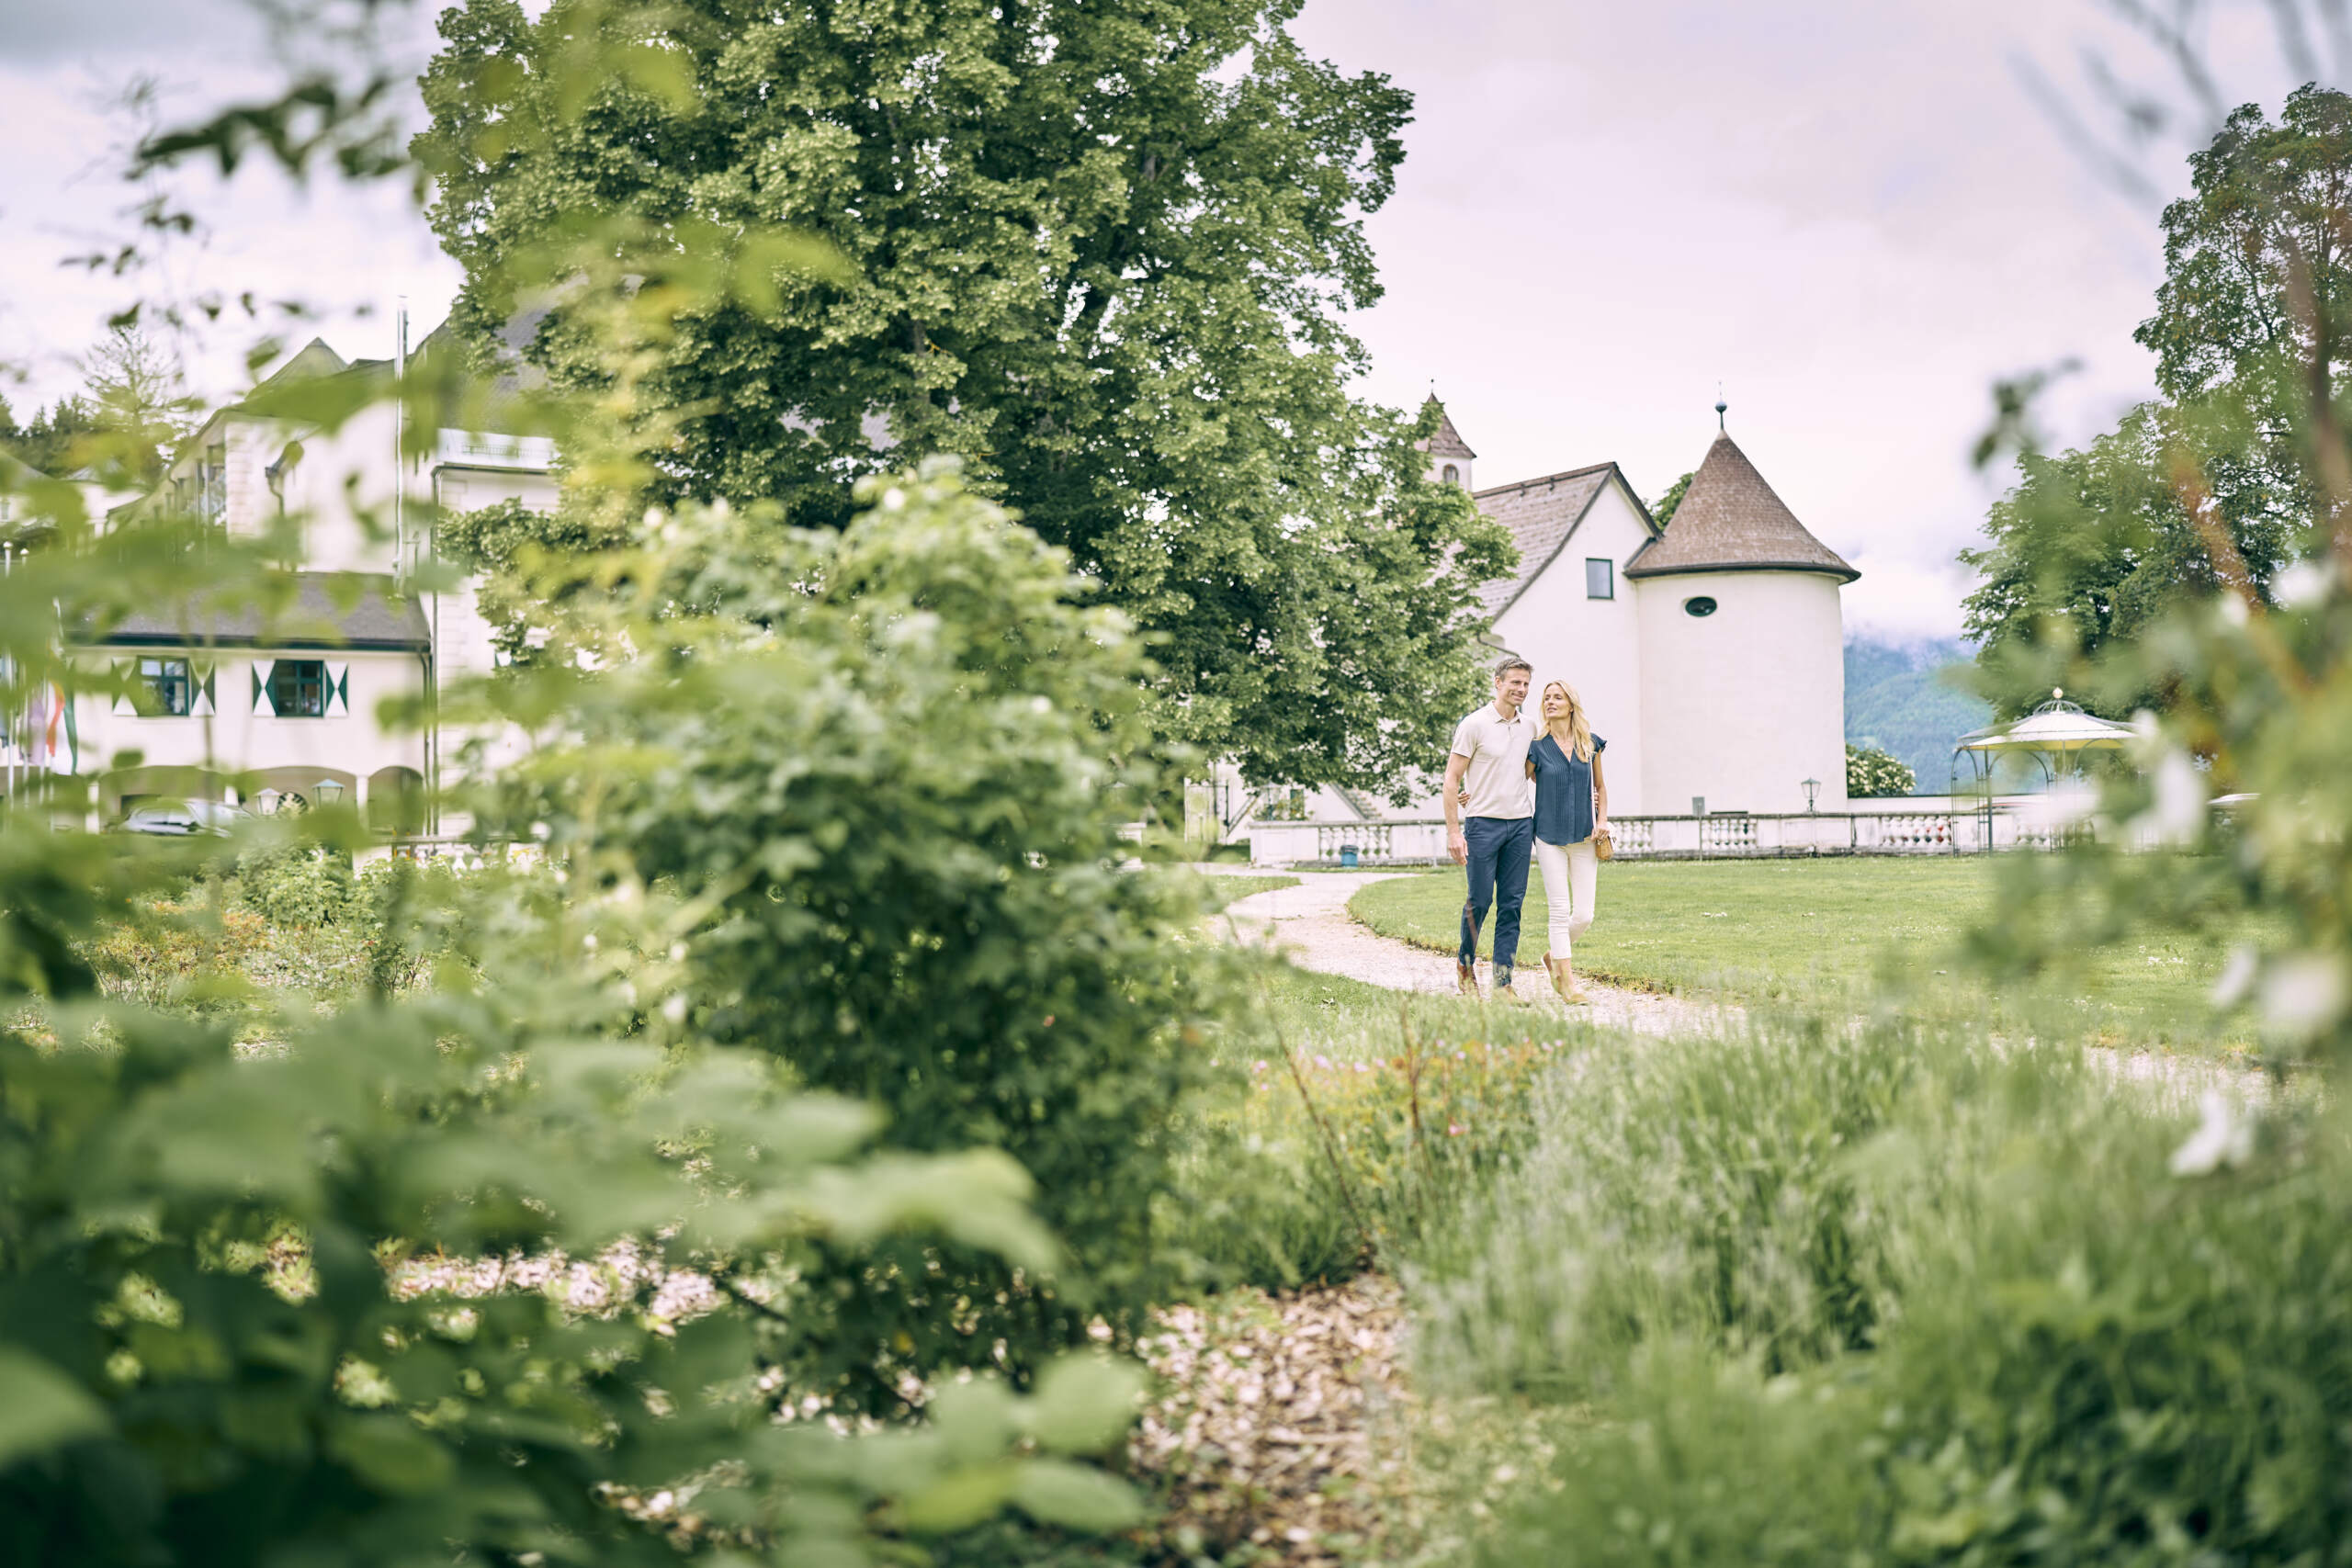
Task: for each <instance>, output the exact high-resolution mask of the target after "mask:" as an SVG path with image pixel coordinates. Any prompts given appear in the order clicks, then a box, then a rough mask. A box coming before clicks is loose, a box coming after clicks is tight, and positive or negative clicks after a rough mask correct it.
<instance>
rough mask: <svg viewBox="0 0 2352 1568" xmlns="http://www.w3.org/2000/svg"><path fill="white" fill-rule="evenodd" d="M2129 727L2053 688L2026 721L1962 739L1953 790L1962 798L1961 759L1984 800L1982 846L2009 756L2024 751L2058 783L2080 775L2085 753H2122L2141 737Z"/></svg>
mask: <svg viewBox="0 0 2352 1568" xmlns="http://www.w3.org/2000/svg"><path fill="white" fill-rule="evenodd" d="M2138 735H2139V731H2137V730H2135V729H2133V728H2131V726H2130V725H2128V724H2118V723H2116V722H2115V721H2114V720H2113V719H2111V718H2101V717H2099V716H2098V715H2097V714H2090V713H2085V712H2084V711H2083V710H2082V707H2081V705H2078V704H2075V703H2070V702H2068V701H2067V700H2066V694H2065V691H2064V689H2063V688H2052V691H2051V693H2050V700H2049V701H2048V702H2046V703H2044V704H2042V705H2041V706H2040V707H2038V708H2035V709H2034V710H2033V711H2032V712H2031V713H2030V714H2028V715H2026V716H2024V717H2023V718H2020V719H2016V720H2014V721H2012V722H2010V723H2008V724H1995V725H1987V726H1986V727H1985V728H1983V729H1977V730H1972V731H1970V732H1969V733H1968V734H1966V735H1963V736H1962V737H1961V738H1960V739H1959V740H1958V741H1957V742H1956V743H1955V744H1954V745H1953V746H1952V749H1951V792H1952V794H1954V795H1958V794H1959V793H1960V787H1959V785H1960V760H1961V758H1962V757H1966V758H1967V759H1968V762H1969V777H1970V782H1971V783H1972V784H1973V785H1975V786H1977V787H1978V788H1980V789H1982V791H1983V792H1984V796H1985V847H1986V848H1988V849H1989V848H1991V847H1992V843H1993V767H1994V764H1995V763H1996V762H1997V761H1999V760H2000V758H2001V757H2002V756H2004V755H2005V754H2010V753H2016V752H2023V753H2025V754H2026V755H2028V756H2030V757H2031V758H2032V759H2033V760H2034V761H2035V762H2036V763H2037V764H2039V765H2040V766H2041V777H2042V782H2043V783H2045V784H2056V783H2057V782H2058V781H2059V780H2060V779H2061V778H2063V777H2064V776H2065V775H2066V774H2068V773H2075V772H2076V771H2078V770H2079V768H2080V765H2081V761H2082V757H2083V753H2085V752H2086V751H2120V750H2123V749H2124V747H2126V746H2128V745H2130V744H2131V741H2133V740H2134V739H2137V738H2138Z"/></svg>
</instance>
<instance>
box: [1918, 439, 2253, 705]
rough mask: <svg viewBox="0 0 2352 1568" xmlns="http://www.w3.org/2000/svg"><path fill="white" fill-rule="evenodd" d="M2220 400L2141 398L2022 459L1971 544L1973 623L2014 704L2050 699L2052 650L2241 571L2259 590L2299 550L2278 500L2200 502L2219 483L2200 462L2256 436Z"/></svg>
mask: <svg viewBox="0 0 2352 1568" xmlns="http://www.w3.org/2000/svg"><path fill="white" fill-rule="evenodd" d="M2220 409H2221V405H2220V404H2218V403H2216V404H2211V405H2206V406H2203V407H2200V408H2199V410H2198V411H2196V412H2186V413H2185V412H2181V411H2179V410H2177V409H2172V408H2168V407H2166V406H2165V405H2164V404H2161V403H2147V404H2143V405H2142V406H2141V407H2139V408H2137V409H2135V410H2133V411H2132V412H2131V413H2130V414H2129V415H2127V416H2126V417H2125V418H2124V420H2123V422H2122V423H2121V424H2120V426H2118V427H2117V428H2116V429H2115V430H2112V431H2110V432H2109V433H2108V434H2104V435H2102V436H2100V437H2098V439H2097V440H2095V441H2093V442H2092V443H2091V444H2090V446H2087V447H2086V448H2085V449H2083V450H2081V451H2068V452H2065V453H2062V454H2060V455H2058V456H2056V457H2050V456H2046V455H2042V454H2037V453H2029V454H2027V455H2025V456H2024V457H2021V458H2020V459H2019V460H2018V469H2019V473H2020V475H2021V478H2020V480H2019V482H2018V486H2017V488H2016V489H2015V490H2013V491H2011V492H2010V493H2009V494H2008V495H2007V496H2005V497H2003V498H2002V499H2001V500H2000V501H1999V502H1996V504H1995V506H1994V508H1993V511H1992V513H1991V515H1990V516H1989V517H1988V518H1987V519H1986V522H1985V533H1986V535H1987V536H1988V542H1987V543H1986V545H1985V547H1982V548H1979V549H1973V550H1966V551H1963V552H1962V555H1961V559H1962V562H1964V563H1965V564H1966V565H1968V566H1969V567H1971V568H1973V570H1975V571H1977V572H1978V573H1979V574H1980V576H1981V579H1982V581H1981V582H1980V583H1979V585H1978V587H1977V588H1976V590H1975V591H1974V592H1972V593H1971V594H1970V595H1969V596H1968V599H1967V601H1966V611H1967V615H1966V622H1965V625H1966V630H1967V634H1968V636H1969V637H1970V638H1972V639H1973V641H1975V643H1976V644H1977V650H1978V651H1977V660H1978V663H1979V666H1980V669H1981V670H1982V671H1984V674H1985V682H1986V683H1987V685H1986V690H1985V694H1986V695H1988V696H1990V697H1992V698H1993V700H1994V703H1995V705H1996V707H1997V708H1999V709H2000V710H2001V712H2002V713H2003V714H2004V715H2007V716H2015V715H2017V714H2019V713H2023V712H2026V711H2029V710H2030V708H2031V707H2032V706H2033V705H2034V703H2036V702H2038V701H2040V700H2041V695H2042V694H2044V693H2046V692H2047V691H2048V689H2049V688H2050V686H2051V685H2052V683H2053V677H2054V676H2055V674H2056V666H2055V665H2054V664H2053V662H2052V661H2053V660H2059V661H2063V660H2064V659H2065V658H2067V657H2071V656H2073V655H2075V654H2082V655H2092V654H2097V653H2098V652H2099V651H2101V650H2103V649H2106V648H2108V647H2109V646H2111V645H2113V644H2115V643H2117V642H2119V641H2128V640H2130V639H2131V638H2134V637H2142V636H2144V635H2145V634H2146V633H2147V631H2148V630H2149V628H2150V627H2152V626H2154V625H2155V624H2156V623H2157V622H2158V621H2159V620H2161V619H2162V618H2163V616H2164V615H2165V613H2166V612H2167V611H2169V610H2170V608H2171V607H2172V606H2173V605H2174V604H2177V603H2178V602H2179V601H2180V600H2182V599H2183V598H2184V597H2191V598H2193V597H2203V596H2206V595H2210V594H2211V593H2212V592H2215V591H2217V590H2218V589H2220V588H2222V587H2223V586H2225V585H2226V584H2227V583H2228V582H2229V581H2233V579H2243V581H2245V583H2246V584H2247V585H2248V586H2249V587H2253V588H2255V589H2256V591H2257V592H2259V590H2260V585H2261V584H2264V583H2267V581H2269V580H2270V578H2271V576H2272V575H2273V574H2274V573H2275V572H2276V571H2277V570H2278V568H2279V566H2280V565H2281V564H2283V563H2284V561H2285V560H2286V559H2287V558H2289V556H2290V548H2291V545H2292V541H2291V538H2290V530H2289V528H2288V526H2287V525H2286V524H2285V523H2284V521H2283V520H2282V519H2281V518H2280V517H2278V515H2277V514H2275V513H2273V512H2271V511H2270V510H2269V509H2267V507H2266V506H2261V505H2256V507H2255V508H2254V509H2253V510H2252V511H2251V512H2241V511H2238V510H2237V509H2236V507H2237V505H2238V504H2239V503H2242V502H2245V501H2246V499H2247V497H2246V494H2245V492H2243V491H2241V492H2238V493H2237V494H2234V495H2231V496H2221V495H2213V496H2211V502H2212V504H2211V508H2210V510H2204V511H2201V512H2200V511H2199V510H2196V509H2195V508H2197V507H2198V506H2199V501H2200V498H2203V497H2205V496H2206V495H2207V494H2208V493H2209V492H2208V491H2206V490H2205V488H2204V480H2203V479H2202V477H2201V476H2202V475H2203V474H2204V473H2205V472H2207V471H2211V469H2212V468H2225V467H2227V466H2229V464H2230V456H2229V455H2230V454H2231V453H2233V452H2235V453H2242V452H2244V451H2245V449H2246V446H2247V445H2248V444H2247V443H2246V442H2245V441H2244V440H2240V439H2233V436H2235V435H2237V434H2242V433H2243V432H2244V430H2245V426H2244V425H2243V424H2241V425H2239V426H2238V427H2237V428H2236V431H2234V432H2233V431H2232V430H2231V429H2230V428H2229V427H2228V426H2226V425H2224V424H2222V421H2221V420H2220V419H2219V418H2218V417H2216V416H2217V414H2218V412H2220ZM2216 453H2219V454H2220V456H2218V457H2213V458H2212V460H2211V463H2210V464H2209V463H2206V462H2200V460H2199V459H2200V458H2201V457H2207V456H2208V455H2211V454H2216ZM2061 650H2063V651H2061ZM2164 700H2165V694H2164V693H2162V692H2161V691H2156V690H2142V691H2134V692H2130V693H2121V694H2115V696H2114V697H2113V698H2112V699H2111V700H2110V705H2118V704H2120V712H2121V713H2129V712H2131V710H2132V709H2133V708H2135V707H2141V706H2145V705H2150V704H2160V703H2162V702H2163V701H2164Z"/></svg>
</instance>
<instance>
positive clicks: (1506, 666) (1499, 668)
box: [1495, 653, 1535, 681]
mask: <svg viewBox="0 0 2352 1568" xmlns="http://www.w3.org/2000/svg"><path fill="white" fill-rule="evenodd" d="M1514 670H1524V671H1527V673H1528V676H1529V678H1530V679H1532V678H1533V677H1534V674H1535V666H1534V665H1532V664H1530V663H1529V662H1528V661H1527V660H1524V659H1521V657H1520V656H1519V655H1518V654H1516V653H1512V654H1506V655H1505V656H1504V657H1503V659H1502V660H1500V661H1499V662H1498V663H1497V664H1496V666H1495V679H1496V680H1498V681H1499V680H1501V679H1502V678H1503V677H1504V676H1506V675H1508V674H1510V672H1511V671H1514Z"/></svg>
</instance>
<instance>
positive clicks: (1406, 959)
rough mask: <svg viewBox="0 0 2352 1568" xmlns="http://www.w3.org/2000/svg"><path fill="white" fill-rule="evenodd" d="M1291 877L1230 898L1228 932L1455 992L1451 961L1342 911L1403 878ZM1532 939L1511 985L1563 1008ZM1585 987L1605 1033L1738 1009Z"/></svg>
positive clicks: (1361, 974) (1718, 1017)
mask: <svg viewBox="0 0 2352 1568" xmlns="http://www.w3.org/2000/svg"><path fill="white" fill-rule="evenodd" d="M1406 874H1408V873H1404V872H1393V871H1391V872H1377V871H1373V872H1346V871H1302V872H1297V873H1295V875H1296V876H1297V878H1298V882H1299V885H1298V886H1296V887H1277V888H1275V889H1274V890H1273V891H1272V892H1271V893H1253V894H1251V895H1250V897H1247V898H1241V899H1237V900H1235V902H1234V903H1233V904H1232V905H1231V906H1229V907H1228V908H1227V909H1226V911H1225V912H1226V914H1227V916H1229V917H1231V929H1232V930H1233V931H1234V932H1235V933H1236V934H1238V936H1239V937H1240V938H1241V939H1242V940H1244V941H1247V942H1265V943H1271V944H1272V946H1273V947H1274V948H1275V949H1277V950H1278V951H1279V952H1281V953H1283V955H1284V956H1286V957H1288V958H1289V959H1290V960H1291V962H1292V963H1294V964H1297V965H1298V966H1299V967H1300V968H1302V969H1312V970H1314V971H1316V972H1317V974H1323V975H1340V976H1346V977H1347V978H1348V979H1351V980H1363V981H1366V982H1368V983H1370V984H1372V985H1374V986H1385V987H1388V988H1389V989H1390V990H1394V991H1424V992H1431V993H1436V994H1440V995H1442V994H1444V993H1447V992H1451V991H1452V990H1453V959H1451V958H1449V957H1447V956H1446V955H1445V954H1443V953H1431V952H1429V951H1428V950H1427V949H1425V948H1419V947H1415V946H1413V945H1411V944H1410V943H1408V942H1398V941H1397V940H1396V939H1395V938H1393V937H1385V936H1380V935H1378V934H1376V933H1374V931H1372V930H1371V929H1370V928H1369V927H1367V926H1363V925H1360V924H1358V923H1357V922H1356V920H1355V919H1354V918H1353V917H1352V916H1351V915H1350V914H1349V913H1348V900H1349V899H1350V898H1351V897H1354V896H1355V893H1356V890H1357V889H1358V888H1360V887H1363V886H1367V885H1368V884H1371V883H1374V882H1380V881H1384V880H1385V879H1386V878H1388V877H1391V876H1402V875H1406ZM1531 937H1532V939H1533V940H1534V942H1536V943H1537V951H1536V954H1535V957H1536V962H1534V963H1533V964H1529V965H1528V966H1527V967H1525V968H1523V969H1522V970H1521V971H1520V974H1519V976H1518V981H1517V984H1516V985H1515V986H1514V987H1513V988H1514V989H1515V990H1517V991H1518V992H1519V993H1520V995H1521V996H1523V997H1525V998H1527V999H1528V1002H1529V1004H1530V1005H1531V1006H1533V1007H1540V1008H1548V1009H1552V1010H1561V1009H1564V1008H1565V1007H1566V1003H1564V1002H1562V1001H1561V1000H1560V999H1559V998H1557V997H1555V995H1553V993H1552V986H1551V982H1550V980H1549V978H1548V977H1547V976H1545V975H1544V964H1543V962H1542V953H1541V944H1542V942H1543V935H1542V933H1541V932H1527V933H1523V934H1522V936H1521V942H1526V941H1527V940H1529V938H1531ZM1479 969H1480V974H1479V976H1478V978H1479V983H1480V985H1482V986H1484V985H1487V984H1489V983H1490V981H1491V976H1489V975H1487V973H1486V969H1487V965H1485V964H1480V965H1479ZM1583 985H1584V988H1585V992H1586V994H1587V995H1589V997H1591V998H1592V1004H1591V1006H1589V1007H1586V1008H1579V1009H1577V1012H1579V1013H1581V1014H1585V1015H1589V1017H1590V1018H1591V1019H1592V1021H1594V1022H1595V1023H1598V1024H1601V1025H1604V1026H1607V1027H1610V1028H1615V1029H1632V1030H1636V1031H1639V1032H1642V1033H1644V1034H1686V1033H1690V1032H1692V1031H1694V1030H1695V1031H1713V1030H1714V1029H1716V1028H1718V1027H1720V1026H1721V1025H1723V1024H1724V1023H1727V1022H1736V1021H1738V1018H1739V1016H1740V1015H1739V1010H1737V1009H1736V1008H1724V1007H1717V1006H1713V1005H1711V1004H1707V1003H1702V1002H1694V1001H1690V1000H1687V999H1685V998H1680V997H1664V996H1658V995H1657V994H1655V993H1653V992H1649V991H1634V990H1628V989H1625V988H1624V987H1619V986H1603V985H1599V984H1597V983H1595V982H1593V981H1591V980H1587V981H1585V982H1583Z"/></svg>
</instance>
